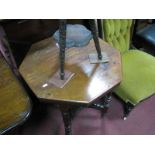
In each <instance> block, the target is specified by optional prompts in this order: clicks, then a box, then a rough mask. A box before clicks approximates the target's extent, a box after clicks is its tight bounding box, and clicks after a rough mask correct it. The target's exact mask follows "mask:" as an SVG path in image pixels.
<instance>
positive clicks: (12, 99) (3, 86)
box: [0, 55, 31, 134]
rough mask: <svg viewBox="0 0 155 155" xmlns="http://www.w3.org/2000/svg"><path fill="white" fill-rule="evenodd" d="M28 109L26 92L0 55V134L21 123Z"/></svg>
mask: <svg viewBox="0 0 155 155" xmlns="http://www.w3.org/2000/svg"><path fill="white" fill-rule="evenodd" d="M30 111H31V104H30V101H29V98H28V96H27V94H26V92H25V91H24V89H23V88H22V86H21V85H20V83H19V81H18V79H17V78H16V77H15V75H14V74H13V73H12V71H11V69H10V68H9V66H8V65H7V63H6V62H5V60H4V59H3V58H2V56H1V55H0V134H3V133H5V132H6V131H8V130H10V129H12V128H13V127H15V126H17V125H19V124H21V123H23V122H24V121H25V120H26V119H27V118H28V116H29V115H30Z"/></svg>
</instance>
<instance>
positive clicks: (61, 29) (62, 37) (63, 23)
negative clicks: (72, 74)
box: [59, 19, 67, 80]
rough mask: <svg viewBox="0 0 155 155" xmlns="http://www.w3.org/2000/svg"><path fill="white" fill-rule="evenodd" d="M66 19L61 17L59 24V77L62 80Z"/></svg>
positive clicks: (63, 74)
mask: <svg viewBox="0 0 155 155" xmlns="http://www.w3.org/2000/svg"><path fill="white" fill-rule="evenodd" d="M66 23H67V20H66V19H61V20H60V24H59V46H60V53H59V55H60V56H59V57H60V78H61V80H64V76H65V73H64V63H65V48H66Z"/></svg>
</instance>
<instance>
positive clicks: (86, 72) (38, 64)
mask: <svg viewBox="0 0 155 155" xmlns="http://www.w3.org/2000/svg"><path fill="white" fill-rule="evenodd" d="M100 45H101V49H102V52H105V53H106V54H107V56H108V57H109V60H110V61H109V63H104V64H90V61H89V56H88V55H89V54H90V53H96V49H95V45H94V41H93V40H91V41H90V43H89V44H88V45H87V46H84V47H79V48H70V49H66V58H65V69H66V70H69V71H71V72H72V73H75V75H74V76H73V78H72V79H71V80H70V81H69V82H68V83H67V84H66V85H65V86H64V87H63V88H58V87H56V86H55V85H53V84H51V83H50V79H51V78H52V77H53V75H54V74H55V73H56V72H57V71H58V70H59V48H58V47H57V46H56V42H55V41H54V40H53V38H52V37H50V38H47V39H44V40H42V41H40V42H37V43H35V44H33V45H32V46H31V48H30V50H29V52H28V54H27V56H26V57H25V59H24V61H23V62H22V64H21V66H20V73H21V74H22V76H23V78H24V79H25V81H26V82H27V84H28V85H29V87H30V88H31V89H32V91H33V92H34V93H35V94H36V96H37V97H38V98H39V99H41V100H47V101H62V102H64V103H65V102H74V103H75V104H78V103H82V104H87V105H89V104H90V103H91V102H92V101H94V100H96V99H97V98H99V97H101V96H102V95H103V94H105V93H106V92H108V91H109V90H111V89H112V88H113V87H115V86H116V85H118V84H119V83H120V81H121V79H122V71H121V57H120V53H119V51H117V50H116V49H114V48H112V47H111V46H110V45H109V44H107V43H106V42H104V41H103V40H100Z"/></svg>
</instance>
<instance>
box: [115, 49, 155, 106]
mask: <svg viewBox="0 0 155 155" xmlns="http://www.w3.org/2000/svg"><path fill="white" fill-rule="evenodd" d="M122 68H123V80H122V82H121V84H120V85H119V86H117V87H116V88H115V90H114V92H115V93H116V94H117V95H118V96H119V97H121V98H122V99H123V100H124V101H125V102H130V103H132V104H133V105H136V104H138V103H139V102H140V101H142V100H143V99H145V98H147V97H149V96H151V95H152V94H154V93H155V57H153V56H151V55H149V54H147V53H144V52H142V51H139V50H129V51H126V52H125V53H124V54H122Z"/></svg>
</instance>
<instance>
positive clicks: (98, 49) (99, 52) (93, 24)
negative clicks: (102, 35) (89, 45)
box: [89, 19, 102, 60]
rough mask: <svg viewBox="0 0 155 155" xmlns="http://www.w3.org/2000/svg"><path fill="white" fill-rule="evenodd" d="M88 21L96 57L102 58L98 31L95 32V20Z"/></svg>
mask: <svg viewBox="0 0 155 155" xmlns="http://www.w3.org/2000/svg"><path fill="white" fill-rule="evenodd" d="M89 23H90V28H91V32H92V34H93V39H94V42H95V47H96V50H97V54H98V59H99V60H102V54H101V48H100V44H99V39H98V32H97V28H96V23H95V20H94V19H90V20H89Z"/></svg>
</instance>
